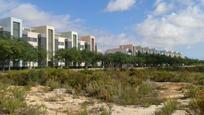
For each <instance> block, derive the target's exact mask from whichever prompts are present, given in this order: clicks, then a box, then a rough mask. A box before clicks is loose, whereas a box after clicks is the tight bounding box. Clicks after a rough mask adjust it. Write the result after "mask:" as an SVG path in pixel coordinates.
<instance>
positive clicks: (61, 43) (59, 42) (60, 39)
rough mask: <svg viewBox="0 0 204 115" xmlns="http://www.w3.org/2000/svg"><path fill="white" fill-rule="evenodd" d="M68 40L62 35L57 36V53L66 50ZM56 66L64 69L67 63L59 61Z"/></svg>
mask: <svg viewBox="0 0 204 115" xmlns="http://www.w3.org/2000/svg"><path fill="white" fill-rule="evenodd" d="M66 40H67V38H65V37H63V36H62V35H61V34H56V36H55V51H57V50H60V49H65V48H66V47H65V43H66ZM56 66H60V67H64V66H65V62H64V61H58V62H56Z"/></svg>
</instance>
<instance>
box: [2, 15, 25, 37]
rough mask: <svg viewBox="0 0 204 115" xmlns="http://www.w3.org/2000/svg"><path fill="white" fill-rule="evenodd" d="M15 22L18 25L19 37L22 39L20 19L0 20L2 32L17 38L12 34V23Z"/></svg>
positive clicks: (21, 22)
mask: <svg viewBox="0 0 204 115" xmlns="http://www.w3.org/2000/svg"><path fill="white" fill-rule="evenodd" d="M14 22H17V23H19V26H20V27H19V37H20V38H21V37H22V34H23V26H22V25H23V21H22V20H21V19H18V18H14V17H8V18H4V19H1V20H0V25H1V26H2V27H3V29H4V31H7V32H10V35H11V36H14V37H17V36H15V35H14V32H13V23H14Z"/></svg>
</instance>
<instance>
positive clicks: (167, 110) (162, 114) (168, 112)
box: [155, 99, 178, 115]
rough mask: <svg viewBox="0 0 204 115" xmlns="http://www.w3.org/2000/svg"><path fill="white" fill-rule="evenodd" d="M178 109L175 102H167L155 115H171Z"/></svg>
mask: <svg viewBox="0 0 204 115" xmlns="http://www.w3.org/2000/svg"><path fill="white" fill-rule="evenodd" d="M177 108H178V102H176V101H175V100H171V99H169V100H167V101H166V102H165V103H164V106H163V107H162V108H161V110H159V111H157V112H156V113H155V115H172V113H173V112H174V111H175V110H176V109H177Z"/></svg>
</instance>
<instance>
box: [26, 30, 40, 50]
mask: <svg viewBox="0 0 204 115" xmlns="http://www.w3.org/2000/svg"><path fill="white" fill-rule="evenodd" d="M23 39H24V40H25V41H27V42H28V43H29V44H30V45H32V46H33V47H35V48H37V47H38V39H40V33H38V32H34V31H32V29H31V28H26V29H24V30H23Z"/></svg>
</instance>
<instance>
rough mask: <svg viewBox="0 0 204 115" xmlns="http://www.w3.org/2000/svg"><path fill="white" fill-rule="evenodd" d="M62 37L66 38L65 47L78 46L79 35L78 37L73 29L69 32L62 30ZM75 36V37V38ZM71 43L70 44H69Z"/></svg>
mask: <svg viewBox="0 0 204 115" xmlns="http://www.w3.org/2000/svg"><path fill="white" fill-rule="evenodd" d="M61 34H62V36H63V37H66V38H67V39H68V40H67V45H68V46H67V47H68V48H74V47H75V48H77V49H78V47H79V37H78V33H77V32H74V31H70V32H63V33H61ZM75 37H76V38H75ZM70 43H71V46H70Z"/></svg>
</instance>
